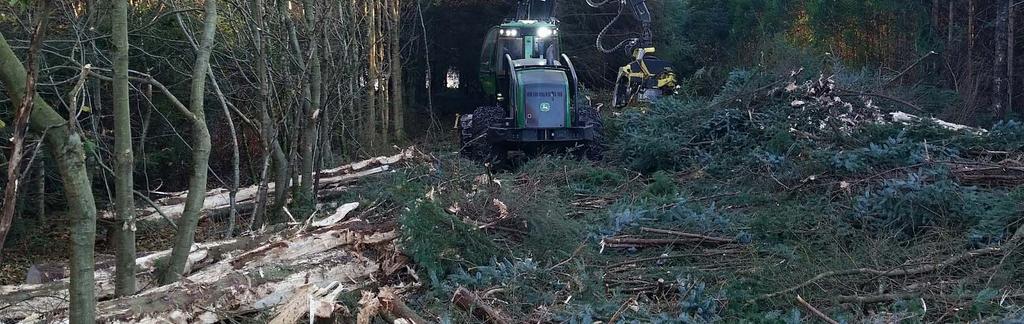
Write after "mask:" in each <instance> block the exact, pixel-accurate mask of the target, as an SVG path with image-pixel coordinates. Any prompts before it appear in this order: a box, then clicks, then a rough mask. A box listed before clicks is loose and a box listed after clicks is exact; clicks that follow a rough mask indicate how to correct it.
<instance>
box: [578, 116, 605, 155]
mask: <svg viewBox="0 0 1024 324" xmlns="http://www.w3.org/2000/svg"><path fill="white" fill-rule="evenodd" d="M577 111H578V114H579V116H578V117H577V118H578V120H579V122H580V125H582V126H593V127H594V131H595V135H594V139H593V140H589V141H584V142H583V143H582V145H581V146H580V147H579V149H578V151H577V152H578V153H577V154H579V156H581V157H583V158H585V159H588V160H591V161H600V160H601V159H603V158H604V151H605V140H604V123H603V122H602V121H601V113H600V112H599V111H597V109H595V108H594V107H592V106H590V105H585V106H583V107H580V108H577Z"/></svg>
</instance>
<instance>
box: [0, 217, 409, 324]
mask: <svg viewBox="0 0 1024 324" xmlns="http://www.w3.org/2000/svg"><path fill="white" fill-rule="evenodd" d="M395 238H397V233H396V232H395V230H394V228H393V227H391V226H390V225H372V224H368V223H366V222H365V221H361V220H353V221H348V222H345V223H340V224H333V225H330V226H327V227H322V228H313V229H311V230H309V231H307V232H301V231H299V230H297V229H295V228H292V229H290V230H286V231H283V232H281V233H278V234H275V235H266V236H262V237H258V238H253V239H249V238H240V239H235V240H226V241H218V242H212V243H205V244H197V245H196V249H194V250H193V251H192V253H191V254H190V255H189V258H190V267H191V268H192V269H191V270H192V271H191V273H190V274H189V275H188V276H187V279H186V280H182V281H181V282H178V283H174V284H170V285H165V286H158V287H152V288H149V289H147V290H144V291H142V292H140V293H139V294H137V295H136V296H131V297H126V298H120V299H114V300H109V301H104V302H102V303H100V304H99V305H98V307H97V308H98V314H97V315H98V316H97V317H96V319H97V320H98V321H100V322H117V321H122V322H138V323H166V322H167V321H168V320H170V321H171V322H175V323H177V322H182V323H183V322H211V321H215V320H223V319H224V318H223V317H221V316H223V315H225V314H237V313H245V312H252V311H260V310H265V309H270V308H274V307H278V306H279V305H280V306H287V305H286V302H287V301H289V300H292V299H294V298H295V297H294V296H295V295H297V294H298V293H302V292H303V289H302V288H303V287H306V285H312V286H314V287H324V288H328V289H326V290H328V293H326V294H323V295H325V296H326V295H334V296H336V295H337V294H336V293H340V292H341V291H351V290H354V289H358V288H360V286H361V284H360V283H361V282H371V281H372V278H374V277H376V278H380V277H382V276H384V274H382V273H380V271H382V270H384V267H383V266H384V265H386V263H388V262H391V261H390V260H388V259H386V257H385V256H384V255H382V256H381V257H380V258H379V259H370V258H367V257H366V256H364V255H360V254H358V253H355V252H349V251H352V250H354V248H353V247H354V246H359V247H360V248H367V247H371V248H374V249H382V250H392V249H394V246H393V243H392V242H393V241H394V239H395ZM374 246H376V247H374ZM168 254H170V252H168V251H161V252H156V253H152V254H149V255H146V256H144V257H142V258H139V259H138V260H136V261H137V263H138V266H139V269H140V270H142V271H140V281H141V282H145V283H147V285H148V283H152V279H151V275H150V274H151V273H152V270H153V265H154V264H157V263H158V260H159V259H161V258H165V257H167V256H168ZM400 266H401V265H400V264H399V265H398V267H400ZM390 268H395V265H394V264H392V265H391V266H390ZM108 271H109V269H107V270H101V271H97V272H96V275H97V277H101V278H109V276H110V275H109V272H108ZM339 281H340V282H339ZM103 283H107V284H106V285H105V286H104V285H103ZM64 284H66V283H64V282H55V283H50V284H43V285H21V286H0V293H2V294H3V295H2V297H0V307H6V308H5V309H6V310H10V312H6V313H4V314H2V315H0V319H4V320H15V319H21V318H25V317H29V318H28V321H33V320H34V321H43V322H59V321H61V320H62V319H63V318H64V317H65V316H66V314H65V313H64V311H62V309H63V308H64V307H65V306H66V304H65V303H64V302H63V301H62V298H63V296H62V295H61V294H60V287H61V286H62V285H64ZM339 286H340V287H343V288H339ZM97 287H98V291H99V292H100V294H101V295H104V296H110V294H109V293H110V290H109V281H102V282H100V285H98V286H97ZM310 288H313V287H310ZM314 290H315V289H314ZM306 292H308V291H306ZM315 295H316V296H319V295H320V294H315ZM303 297H305V296H303ZM323 302H324V304H325V305H323V306H324V307H323V308H326V309H325V311H324V312H319V311H318V312H317V314H324V313H328V314H329V311H327V310H328V309H329V310H333V306H334V299H333V298H328V299H324V300H323ZM307 305H308V304H307ZM318 308H321V307H318ZM283 310H285V309H284V308H282V311H283ZM214 312H216V313H214Z"/></svg>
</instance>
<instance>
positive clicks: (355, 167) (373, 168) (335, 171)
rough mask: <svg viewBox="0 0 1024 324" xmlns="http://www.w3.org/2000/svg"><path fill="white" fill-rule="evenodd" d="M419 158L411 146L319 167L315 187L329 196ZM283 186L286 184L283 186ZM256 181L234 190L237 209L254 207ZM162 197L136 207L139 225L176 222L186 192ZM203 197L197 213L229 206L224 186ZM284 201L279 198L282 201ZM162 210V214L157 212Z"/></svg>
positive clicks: (216, 211)
mask: <svg viewBox="0 0 1024 324" xmlns="http://www.w3.org/2000/svg"><path fill="white" fill-rule="evenodd" d="M420 158H422V155H421V153H419V152H418V151H416V149H415V148H412V147H410V148H407V149H405V150H403V151H402V152H401V153H398V154H395V155H392V156H387V157H376V158H371V159H367V160H363V161H359V162H355V163H351V164H346V165H343V166H340V167H336V168H332V169H327V170H323V171H321V172H320V174H321V177H322V178H321V179H320V182H319V186H318V190H321V191H322V190H328V191H326V192H320V193H319V194H318V196H319V197H330V196H332V195H335V194H336V193H335V192H333V191H331V190H333V189H339V188H342V187H343V186H345V185H346V184H349V183H352V182H355V181H358V180H360V179H362V178H365V177H368V176H373V175H377V174H380V173H383V172H386V171H389V170H391V169H392V168H394V167H397V166H398V165H399V164H400V163H403V162H413V161H416V160H417V159H420ZM267 187H268V188H269V189H270V190H277V188H278V186H277V182H271V183H268V184H267ZM284 187H285V188H287V187H288V186H284ZM258 192H259V185H254V186H249V187H245V188H241V189H239V190H238V193H237V195H236V203H237V208H238V210H239V212H245V211H248V210H252V209H253V208H254V207H255V199H256V197H257V196H258ZM166 194H167V195H168V196H167V197H166V198H161V199H156V200H154V201H153V203H154V204H155V205H156V206H157V208H154V207H147V208H141V209H139V210H138V215H139V216H138V218H137V221H138V223H139V226H153V225H154V224H159V223H160V222H166V220H165V219H164V217H165V216H166V217H167V219H170V220H171V221H172V222H174V223H176V224H177V223H180V221H179V220H180V219H181V217H182V214H183V213H184V210H185V201H186V200H187V194H188V192H187V191H186V192H174V193H166ZM205 197H206V198H205V199H204V200H203V207H202V210H204V211H206V212H205V213H203V214H202V215H200V217H209V216H212V215H222V214H223V212H226V211H228V207H229V206H230V200H229V198H230V197H229V195H228V191H227V190H225V189H214V190H210V191H207V192H206V193H205ZM285 202H287V200H283V201H282V203H285ZM161 213H163V215H161Z"/></svg>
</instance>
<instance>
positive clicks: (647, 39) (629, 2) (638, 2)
mask: <svg viewBox="0 0 1024 324" xmlns="http://www.w3.org/2000/svg"><path fill="white" fill-rule="evenodd" d="M586 1H587V4H588V5H590V6H591V7H594V8H600V7H602V6H604V5H606V4H608V3H611V2H612V1H615V2H618V3H619V12H618V14H617V15H615V18H613V19H612V21H611V22H609V23H608V25H607V26H605V27H604V29H602V30H601V33H600V34H598V35H597V48H598V49H599V50H601V51H602V52H605V53H611V52H614V51H617V50H619V49H622V48H625V49H626V52H633V50H634V49H638V48H650V47H653V46H654V34H653V33H652V32H651V26H652V18H651V10H650V8H648V7H647V0H604V1H600V2H595V0H586ZM626 8H629V10H630V12H631V13H632V14H633V18H634V19H636V20H637V22H639V23H640V33H639V34H640V35H639V36H638V37H633V38H627V39H625V40H623V41H621V42H619V43H618V45H615V46H614V47H612V48H607V47H605V46H604V42H603V40H604V36H605V35H606V34H607V33H608V30H609V29H611V27H612V26H613V25H615V23H616V22H618V20H619V19H620V18H622V16H623V14H624V13H625V12H626Z"/></svg>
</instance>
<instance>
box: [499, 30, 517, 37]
mask: <svg viewBox="0 0 1024 324" xmlns="http://www.w3.org/2000/svg"><path fill="white" fill-rule="evenodd" d="M498 33H499V34H501V36H508V37H516V36H519V30H516V29H502V30H500V31H498Z"/></svg>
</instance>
